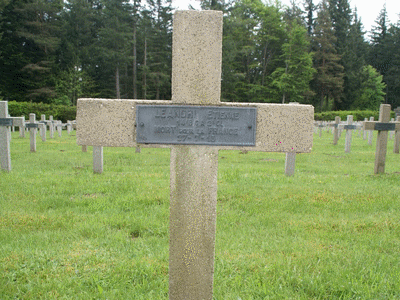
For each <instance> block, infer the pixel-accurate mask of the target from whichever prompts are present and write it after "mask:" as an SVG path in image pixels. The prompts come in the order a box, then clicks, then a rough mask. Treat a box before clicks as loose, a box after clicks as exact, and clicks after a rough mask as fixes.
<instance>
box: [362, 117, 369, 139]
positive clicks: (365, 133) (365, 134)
mask: <svg viewBox="0 0 400 300" xmlns="http://www.w3.org/2000/svg"><path fill="white" fill-rule="evenodd" d="M367 121H368V118H365V119H364V122H367ZM363 139H364V141H365V140H366V139H367V131H366V130H365V129H364V127H363Z"/></svg>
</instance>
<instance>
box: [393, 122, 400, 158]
mask: <svg viewBox="0 0 400 300" xmlns="http://www.w3.org/2000/svg"><path fill="white" fill-rule="evenodd" d="M396 122H400V116H399V117H397V118H396ZM399 146H400V130H396V131H395V133H394V145H393V153H399Z"/></svg>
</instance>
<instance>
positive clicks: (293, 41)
mask: <svg viewBox="0 0 400 300" xmlns="http://www.w3.org/2000/svg"><path fill="white" fill-rule="evenodd" d="M309 47H310V42H309V40H308V39H307V29H306V28H305V27H303V26H301V25H299V24H297V22H296V20H294V21H293V23H292V26H291V30H290V33H289V38H288V41H287V42H286V43H285V44H283V46H282V48H283V55H282V57H283V60H284V63H285V66H284V67H279V68H277V69H276V70H275V71H274V73H272V75H271V77H272V78H273V82H272V84H273V85H274V86H276V87H277V88H278V90H279V92H280V93H281V94H282V95H283V96H282V103H285V101H286V100H288V99H290V101H296V102H303V101H304V95H305V93H306V92H309V90H310V81H311V79H312V78H313V75H314V73H315V72H316V71H315V69H314V68H313V66H312V64H313V62H312V55H313V54H312V53H309V52H308V49H309Z"/></svg>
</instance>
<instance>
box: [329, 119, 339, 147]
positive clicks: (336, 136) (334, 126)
mask: <svg viewBox="0 0 400 300" xmlns="http://www.w3.org/2000/svg"><path fill="white" fill-rule="evenodd" d="M339 124H340V117H339V116H336V117H335V123H334V124H330V126H332V129H333V144H334V145H337V142H338V140H339V130H338V129H339Z"/></svg>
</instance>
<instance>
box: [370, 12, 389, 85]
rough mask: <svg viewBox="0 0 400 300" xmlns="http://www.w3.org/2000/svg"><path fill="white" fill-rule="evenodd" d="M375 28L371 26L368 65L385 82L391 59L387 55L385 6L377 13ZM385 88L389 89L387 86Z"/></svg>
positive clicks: (387, 21) (387, 36)
mask: <svg viewBox="0 0 400 300" xmlns="http://www.w3.org/2000/svg"><path fill="white" fill-rule="evenodd" d="M375 23H376V26H373V28H372V32H371V43H370V44H371V50H370V55H369V63H370V64H371V65H372V66H373V67H374V68H375V69H376V70H377V71H378V72H379V73H380V74H382V75H383V79H384V81H386V72H387V71H388V69H389V68H390V66H391V63H392V58H391V56H390V55H388V52H389V48H390V45H389V43H390V38H389V35H388V24H389V19H388V16H387V11H386V4H385V5H384V6H383V8H382V10H381V11H380V13H379V16H378V18H377V20H376V21H375ZM387 88H390V87H389V86H388V85H387Z"/></svg>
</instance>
